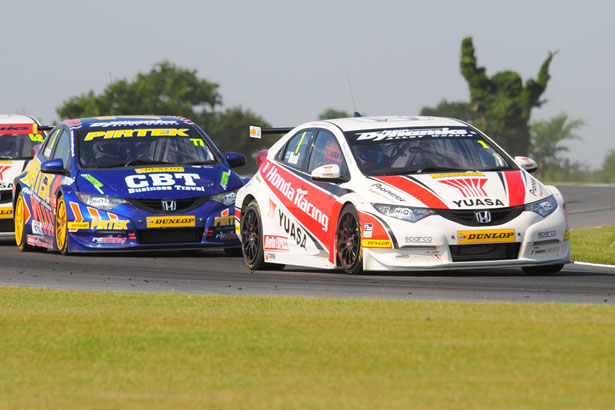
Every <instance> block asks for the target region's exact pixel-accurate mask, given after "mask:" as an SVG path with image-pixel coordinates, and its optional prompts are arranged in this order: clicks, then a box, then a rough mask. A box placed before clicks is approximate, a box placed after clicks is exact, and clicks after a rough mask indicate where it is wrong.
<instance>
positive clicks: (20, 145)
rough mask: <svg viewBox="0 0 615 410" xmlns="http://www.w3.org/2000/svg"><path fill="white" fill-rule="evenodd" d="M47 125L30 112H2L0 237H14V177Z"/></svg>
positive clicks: (0, 124) (29, 156)
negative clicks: (29, 114)
mask: <svg viewBox="0 0 615 410" xmlns="http://www.w3.org/2000/svg"><path fill="white" fill-rule="evenodd" d="M48 128H49V127H41V125H40V124H39V123H38V121H37V120H36V119H35V118H33V117H30V116H28V115H0V237H13V231H14V230H15V226H14V222H13V208H12V203H11V201H12V198H13V179H14V178H15V177H16V176H17V175H19V174H21V172H22V171H23V169H24V167H25V165H26V164H27V162H28V161H30V160H31V159H32V158H33V157H34V149H35V147H36V146H37V145H40V144H41V143H42V142H43V140H44V138H45V134H44V133H43V129H48Z"/></svg>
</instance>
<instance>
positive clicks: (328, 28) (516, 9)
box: [0, 0, 615, 167]
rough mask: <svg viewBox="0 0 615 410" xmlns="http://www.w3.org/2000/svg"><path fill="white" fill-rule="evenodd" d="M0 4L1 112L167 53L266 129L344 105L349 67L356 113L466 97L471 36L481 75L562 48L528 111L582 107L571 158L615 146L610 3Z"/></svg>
mask: <svg viewBox="0 0 615 410" xmlns="http://www.w3.org/2000/svg"><path fill="white" fill-rule="evenodd" d="M1 16H2V24H1V25H0V35H1V37H0V38H1V39H2V46H1V48H2V53H3V54H4V59H3V64H1V65H0V113H3V114H9V113H21V114H30V115H34V116H35V117H37V118H39V120H41V121H42V122H44V123H51V122H55V121H58V120H60V118H58V115H57V113H56V108H57V107H58V106H60V105H61V104H62V103H63V102H64V101H66V100H68V99H69V98H71V97H73V96H78V95H81V94H85V93H87V92H88V91H90V90H92V91H94V92H95V93H100V92H102V91H103V90H104V88H105V87H106V86H107V85H108V84H109V81H110V78H111V79H113V80H117V79H120V78H126V79H128V80H130V79H133V78H135V76H136V75H137V73H146V72H149V71H150V70H151V68H152V67H153V65H154V64H156V63H158V62H161V61H165V60H168V61H170V62H172V63H174V64H176V65H178V66H180V67H183V68H188V69H193V70H197V73H198V76H199V77H201V78H204V79H207V80H208V81H212V82H215V83H217V84H219V86H220V87H219V92H220V94H221V95H222V99H223V103H224V107H223V108H228V107H233V106H241V107H243V108H244V109H250V110H251V111H253V112H255V113H256V114H259V115H261V116H262V117H263V118H264V119H265V120H267V121H268V122H269V123H270V124H271V125H272V126H276V127H283V126H294V125H298V124H300V123H303V122H306V121H311V120H314V119H316V118H317V117H318V115H319V114H320V113H321V112H323V111H324V110H325V109H326V108H329V107H332V108H336V109H340V110H345V111H347V112H352V111H353V110H354V107H353V99H352V96H351V92H350V90H349V84H348V78H349V79H350V83H351V85H352V95H354V101H355V103H356V106H357V109H358V110H359V111H360V112H361V113H363V114H369V115H415V114H418V113H419V111H420V110H421V108H422V107H424V106H435V105H436V104H437V103H438V102H439V101H441V100H442V99H447V100H449V101H461V100H465V101H468V100H469V98H470V96H469V89H468V86H467V83H466V81H465V79H464V78H463V77H462V75H461V73H460V70H459V57H460V48H461V40H462V39H463V38H464V37H466V36H472V37H473V39H474V46H475V48H476V57H477V59H478V65H479V66H484V67H485V68H486V70H487V74H488V75H493V74H495V73H497V72H498V71H502V70H513V71H516V72H518V73H519V74H520V75H521V76H522V78H523V80H524V81H525V80H527V79H529V78H536V77H537V74H538V70H539V68H540V66H541V64H542V62H543V61H544V59H545V58H546V57H547V56H548V53H549V51H556V50H559V53H558V54H557V55H556V56H555V57H554V59H553V61H552V63H551V67H550V74H551V80H550V82H549V84H548V86H547V89H546V91H545V93H544V94H543V96H542V97H543V99H545V100H546V102H545V103H544V104H543V106H542V107H540V108H535V109H534V110H533V111H532V120H540V119H548V118H550V117H553V116H555V115H557V114H559V113H562V112H565V113H567V114H568V115H569V117H571V118H574V119H576V118H579V119H582V120H583V121H584V122H585V125H584V126H583V127H582V128H580V129H578V134H579V135H580V136H581V137H582V140H581V141H573V142H571V143H568V144H567V145H568V147H569V149H570V152H569V153H568V155H567V156H568V158H570V159H571V160H573V161H578V162H581V163H583V164H585V165H588V166H591V167H599V166H600V165H601V163H602V161H603V159H604V157H605V156H606V154H607V152H608V151H609V150H610V149H615V135H614V131H613V128H614V127H613V126H612V125H611V121H612V117H611V115H613V114H612V112H613V105H612V101H613V95H615V78H614V77H615V76H614V69H613V67H615V24H613V23H612V19H613V16H615V2H612V1H597V0H586V1H583V2H578V1H576V2H572V1H568V0H563V1H556V0H542V1H539V0H533V1H526V0H516V1H514V2H512V1H509V2H501V1H493V0H489V1H473V0H465V1H438V0H432V1H420V2H418V1H386V0H381V1H378V2H376V1H365V0H355V1H335V0H329V1H324V0H311V1H307V2H293V1H288V0H286V1H267V0H262V1H259V2H254V1H250V2H248V1H243V0H239V1H216V2H214V1H185V0H174V1H168V0H167V1H158V0H150V1H133V0H123V1H118V0H105V1H90V0H79V1H73V0H70V1H69V0H56V1H53V2H50V1H38V0H37V1H30V0H20V1H12V2H3V4H2V14H1ZM157 114H173V113H157ZM246 134H247V132H246ZM213 138H214V140H215V136H213Z"/></svg>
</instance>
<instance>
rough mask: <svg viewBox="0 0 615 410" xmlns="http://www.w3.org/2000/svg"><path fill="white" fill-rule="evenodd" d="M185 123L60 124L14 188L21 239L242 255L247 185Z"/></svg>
mask: <svg viewBox="0 0 615 410" xmlns="http://www.w3.org/2000/svg"><path fill="white" fill-rule="evenodd" d="M245 162H246V159H245V157H244V156H243V155H241V154H237V153H233V152H227V153H226V154H225V155H222V153H220V151H219V150H218V149H217V148H216V146H215V145H214V143H213V142H212V141H211V140H210V139H209V137H208V136H207V135H206V134H205V132H203V130H201V129H200V128H199V127H198V126H197V125H196V124H194V123H193V122H192V121H190V120H188V119H186V118H180V117H170V116H121V117H119V116H118V117H94V118H82V119H75V120H66V121H63V122H61V123H60V124H58V125H57V126H56V127H55V128H54V129H53V130H52V131H51V133H50V134H49V137H48V138H47V139H46V140H45V142H44V143H43V144H42V146H41V147H40V149H39V150H38V153H37V155H36V156H35V157H34V159H33V160H32V161H31V162H30V163H29V164H28V166H27V167H26V168H25V170H24V172H23V173H22V174H20V175H18V176H17V177H16V178H15V181H14V188H13V211H14V215H15V240H16V242H17V245H18V246H19V248H20V249H21V250H23V251H26V250H31V249H32V248H33V247H42V248H47V249H53V250H59V251H60V252H62V253H64V254H66V253H69V252H86V251H102V250H124V249H132V250H135V249H155V248H200V247H208V246H215V247H222V248H224V249H225V251H226V252H227V253H228V254H239V253H240V252H241V250H240V243H239V240H238V238H237V236H236V234H235V226H234V217H235V208H234V203H235V196H236V191H237V190H238V189H239V188H240V187H241V186H242V185H243V184H244V181H243V180H242V178H240V177H239V176H238V175H237V174H236V173H235V172H234V171H233V170H232V168H234V167H238V166H241V165H243V164H245Z"/></svg>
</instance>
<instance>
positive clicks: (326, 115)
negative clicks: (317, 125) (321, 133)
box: [318, 108, 352, 120]
mask: <svg viewBox="0 0 615 410" xmlns="http://www.w3.org/2000/svg"><path fill="white" fill-rule="evenodd" d="M348 117H352V115H350V114H348V113H347V112H346V111H343V110H337V109H335V108H327V109H326V110H324V111H323V112H322V113H321V114H320V115H319V116H318V119H319V120H332V119H334V118H348Z"/></svg>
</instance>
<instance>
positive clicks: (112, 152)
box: [92, 141, 120, 159]
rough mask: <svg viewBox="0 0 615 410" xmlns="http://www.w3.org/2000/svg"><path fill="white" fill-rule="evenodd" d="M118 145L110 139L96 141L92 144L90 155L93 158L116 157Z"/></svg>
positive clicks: (117, 155)
mask: <svg viewBox="0 0 615 410" xmlns="http://www.w3.org/2000/svg"><path fill="white" fill-rule="evenodd" d="M119 156H120V149H119V147H118V146H117V145H116V144H114V143H113V142H110V141H96V142H94V144H92V157H93V158H94V159H104V158H118V157H119Z"/></svg>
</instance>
